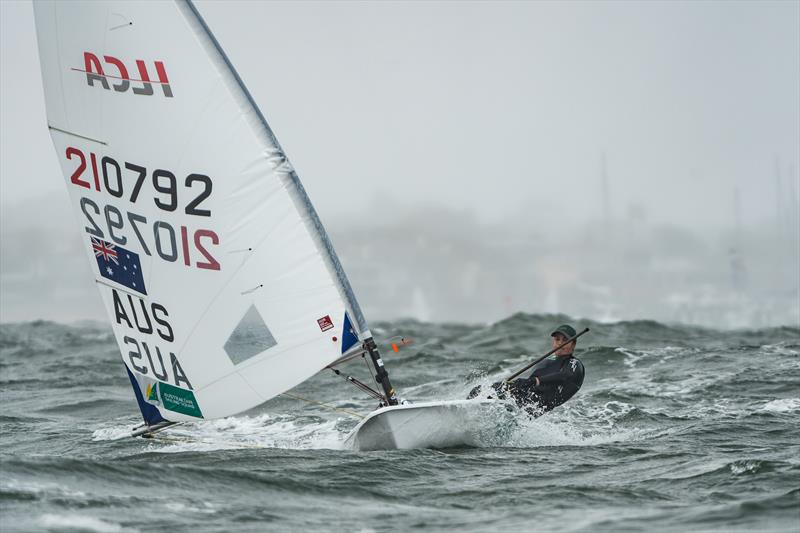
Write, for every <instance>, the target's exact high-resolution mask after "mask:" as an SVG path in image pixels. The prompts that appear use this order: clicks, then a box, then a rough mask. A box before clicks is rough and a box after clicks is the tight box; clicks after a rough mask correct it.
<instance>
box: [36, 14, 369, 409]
mask: <svg viewBox="0 0 800 533" xmlns="http://www.w3.org/2000/svg"><path fill="white" fill-rule="evenodd" d="M34 12H35V17H36V25H37V39H38V43H39V52H40V61H41V68H42V79H43V83H44V88H45V101H46V105H47V116H48V125H49V128H50V133H51V137H52V140H53V144H54V146H55V149H56V154H57V156H58V159H59V163H60V165H61V169H62V173H63V175H64V178H65V182H66V185H67V189H68V191H69V193H70V201H71V203H72V208H73V212H74V214H75V216H76V217H77V221H78V226H77V227H78V230H79V231H80V232H81V235H82V236H81V239H82V240H83V243H84V248H85V250H86V254H87V258H88V260H89V262H90V265H91V268H92V271H93V275H94V278H95V279H96V280H97V283H96V285H97V287H98V290H99V291H100V294H101V297H102V299H103V302H104V305H105V307H106V310H107V312H108V315H109V318H110V321H111V325H112V328H113V331H114V334H115V338H116V340H117V344H118V346H119V349H120V353H121V356H122V360H123V362H124V364H125V366H126V369H127V372H128V373H129V376H130V377H131V384H132V385H133V387H134V392H135V395H136V398H137V400H138V401H139V403H140V407H141V410H142V413H143V417H144V419H145V422H146V423H147V424H151V423H155V424H161V423H166V422H179V421H185V420H197V419H200V418H217V417H223V416H229V415H232V414H235V413H238V412H241V411H244V410H246V409H250V408H252V407H254V406H256V405H258V404H260V403H262V402H264V401H265V400H268V399H270V398H272V397H274V396H275V395H277V394H280V393H281V392H283V391H285V390H288V389H289V388H291V387H293V386H295V385H297V384H299V383H300V382H302V381H304V380H306V379H308V378H309V377H311V376H312V375H313V374H314V373H316V372H317V371H319V370H320V369H322V368H324V367H325V366H326V365H328V364H330V363H331V362H333V361H335V360H336V359H338V358H339V357H341V355H342V353H344V352H345V351H347V350H348V349H350V348H351V347H352V346H353V344H354V343H355V342H357V341H358V340H359V339H361V340H364V339H366V338H367V337H368V334H369V330H368V328H367V324H366V321H365V319H364V316H363V313H362V312H361V309H360V307H359V305H358V302H357V300H356V298H355V296H354V294H353V290H352V287H351V286H350V283H349V281H348V280H347V276H346V275H345V273H344V270H343V269H342V266H341V264H340V262H339V259H338V257H337V256H336V252H335V250H334V249H333V245H332V243H331V241H330V238H329V237H328V235H327V233H326V231H325V228H324V227H323V225H322V222H321V221H320V219H319V216H318V215H317V212H316V210H315V209H314V207H313V205H312V204H311V201H310V199H309V197H308V194H307V193H306V191H305V189H304V187H303V185H302V183H301V182H300V179H299V178H298V176H297V173H296V172H295V170H294V168H293V167H292V166H291V163H290V162H289V160H288V159H287V157H286V155H285V153H284V152H283V149H282V148H281V146H280V144H279V143H278V141H277V139H276V137H275V134H274V133H273V131H272V130H271V128H270V127H269V125H268V124H267V121H266V119H265V118H264V115H263V114H262V113H261V111H260V109H259V108H258V106H257V105H256V102H255V100H254V99H253V97H252V95H251V94H250V93H249V91H248V90H247V88H246V87H245V86H244V84H243V82H242V80H241V78H240V77H239V75H238V74H237V72H236V70H235V69H234V68H233V66H232V64H231V62H230V60H229V59H228V58H227V56H226V55H225V53H224V52H223V50H222V48H221V47H220V45H219V43H218V42H217V40H216V39H215V38H214V36H213V34H212V33H211V31H210V30H209V28H208V26H207V24H206V23H205V21H204V20H203V18H202V17H201V16H200V13H199V12H198V10H197V8H196V7H195V6H194V4H192V3H191V2H190V1H184V0H175V1H173V2H127V1H120V0H109V1H107V2H94V1H76V2H70V3H69V4H64V3H60V2H56V1H52V0H42V1H36V2H35V3H34Z"/></svg>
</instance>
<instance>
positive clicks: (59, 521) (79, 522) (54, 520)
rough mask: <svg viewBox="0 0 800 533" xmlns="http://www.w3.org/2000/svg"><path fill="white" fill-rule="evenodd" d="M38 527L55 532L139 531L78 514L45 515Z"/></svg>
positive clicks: (108, 532)
mask: <svg viewBox="0 0 800 533" xmlns="http://www.w3.org/2000/svg"><path fill="white" fill-rule="evenodd" d="M37 522H38V525H39V526H41V527H43V528H46V529H48V530H55V531H92V532H96V533H120V532H124V533H129V532H135V531H138V530H137V529H131V528H125V527H122V526H121V525H119V524H115V523H113V522H109V521H107V520H101V519H100V518H96V517H94V516H86V515H77V514H44V515H42V516H40V517H39V519H38V521H37Z"/></svg>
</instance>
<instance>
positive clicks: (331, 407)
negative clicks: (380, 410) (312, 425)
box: [281, 392, 366, 418]
mask: <svg viewBox="0 0 800 533" xmlns="http://www.w3.org/2000/svg"><path fill="white" fill-rule="evenodd" d="M281 395H282V396H288V397H289V398H294V399H295V400H300V401H301V402H307V403H311V404H314V405H319V406H320V407H325V408H327V409H332V410H333V411H338V412H340V413H345V414H348V415H350V416H355V417H357V418H366V417H365V416H364V415H360V414H358V413H356V412H355V411H350V410H349V409H342V408H341V407H336V406H334V405H330V404H327V403H323V402H318V401H317V400H312V399H310V398H304V397H303V396H300V395H298V394H292V393H291V392H284V393H282V394H281Z"/></svg>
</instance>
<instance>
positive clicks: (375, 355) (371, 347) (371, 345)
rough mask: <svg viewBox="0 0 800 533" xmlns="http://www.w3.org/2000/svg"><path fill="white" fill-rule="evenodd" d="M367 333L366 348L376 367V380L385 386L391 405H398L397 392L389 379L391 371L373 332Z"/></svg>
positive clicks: (384, 389) (387, 399) (385, 392)
mask: <svg viewBox="0 0 800 533" xmlns="http://www.w3.org/2000/svg"><path fill="white" fill-rule="evenodd" d="M367 334H368V335H369V337H368V338H367V339H366V340H365V341H364V349H365V350H367V353H369V356H370V358H371V359H372V366H373V367H375V380H376V381H377V382H378V383H380V384H381V387H383V392H384V394H385V395H386V401H387V402H388V403H389V405H397V393H396V392H395V390H394V387H392V384H391V382H390V381H389V372H388V371H387V370H386V367H385V366H384V364H383V359H381V354H380V352H378V347H377V346H376V345H375V340H374V339H373V338H372V334H371V333H370V332H369V331H367Z"/></svg>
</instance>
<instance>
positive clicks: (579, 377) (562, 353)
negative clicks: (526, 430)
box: [469, 324, 584, 413]
mask: <svg viewBox="0 0 800 533" xmlns="http://www.w3.org/2000/svg"><path fill="white" fill-rule="evenodd" d="M575 334H576V331H575V328H573V327H572V326H570V325H569V324H564V325H561V326H558V327H557V328H556V329H555V330H554V331H553V332H552V333H551V334H550V336H551V337H552V338H553V348H555V347H556V346H559V345H560V344H562V343H563V342H564V341H566V340H567V339H569V338H570V337H574V336H575ZM576 343H577V340H574V341H572V342H570V343H569V344H566V345H564V346H562V347H561V348H560V349H559V350H558V351H556V352H555V353H554V354H553V355H551V356H550V357H548V358H547V359H545V360H544V361H542V362H540V363H538V364H537V365H536V366H534V367H533V370H532V372H531V375H530V377H528V378H519V379H516V380H514V381H512V382H510V383H495V384H493V385H492V388H493V389H494V390H495V391H496V394H497V397H498V398H500V399H505V398H506V397H507V395H510V396H511V397H512V398H514V400H515V401H516V402H517V405H519V406H520V407H524V408H526V409H532V410H534V411H536V412H537V413H541V412H546V411H550V410H551V409H553V408H554V407H557V406H559V405H561V404H562V403H564V402H566V401H567V400H569V399H570V398H572V397H573V396H574V395H575V393H576V392H578V390H579V389H580V388H581V385H583V374H584V371H583V363H581V362H580V360H579V359H578V358H576V357H575V356H574V355H573V351H574V350H575V344H576ZM479 391H480V387H475V389H473V390H472V392H470V395H469V397H470V398H474V397H475V396H477V395H478V393H479ZM490 398H491V396H490ZM537 406H538V409H537Z"/></svg>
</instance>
